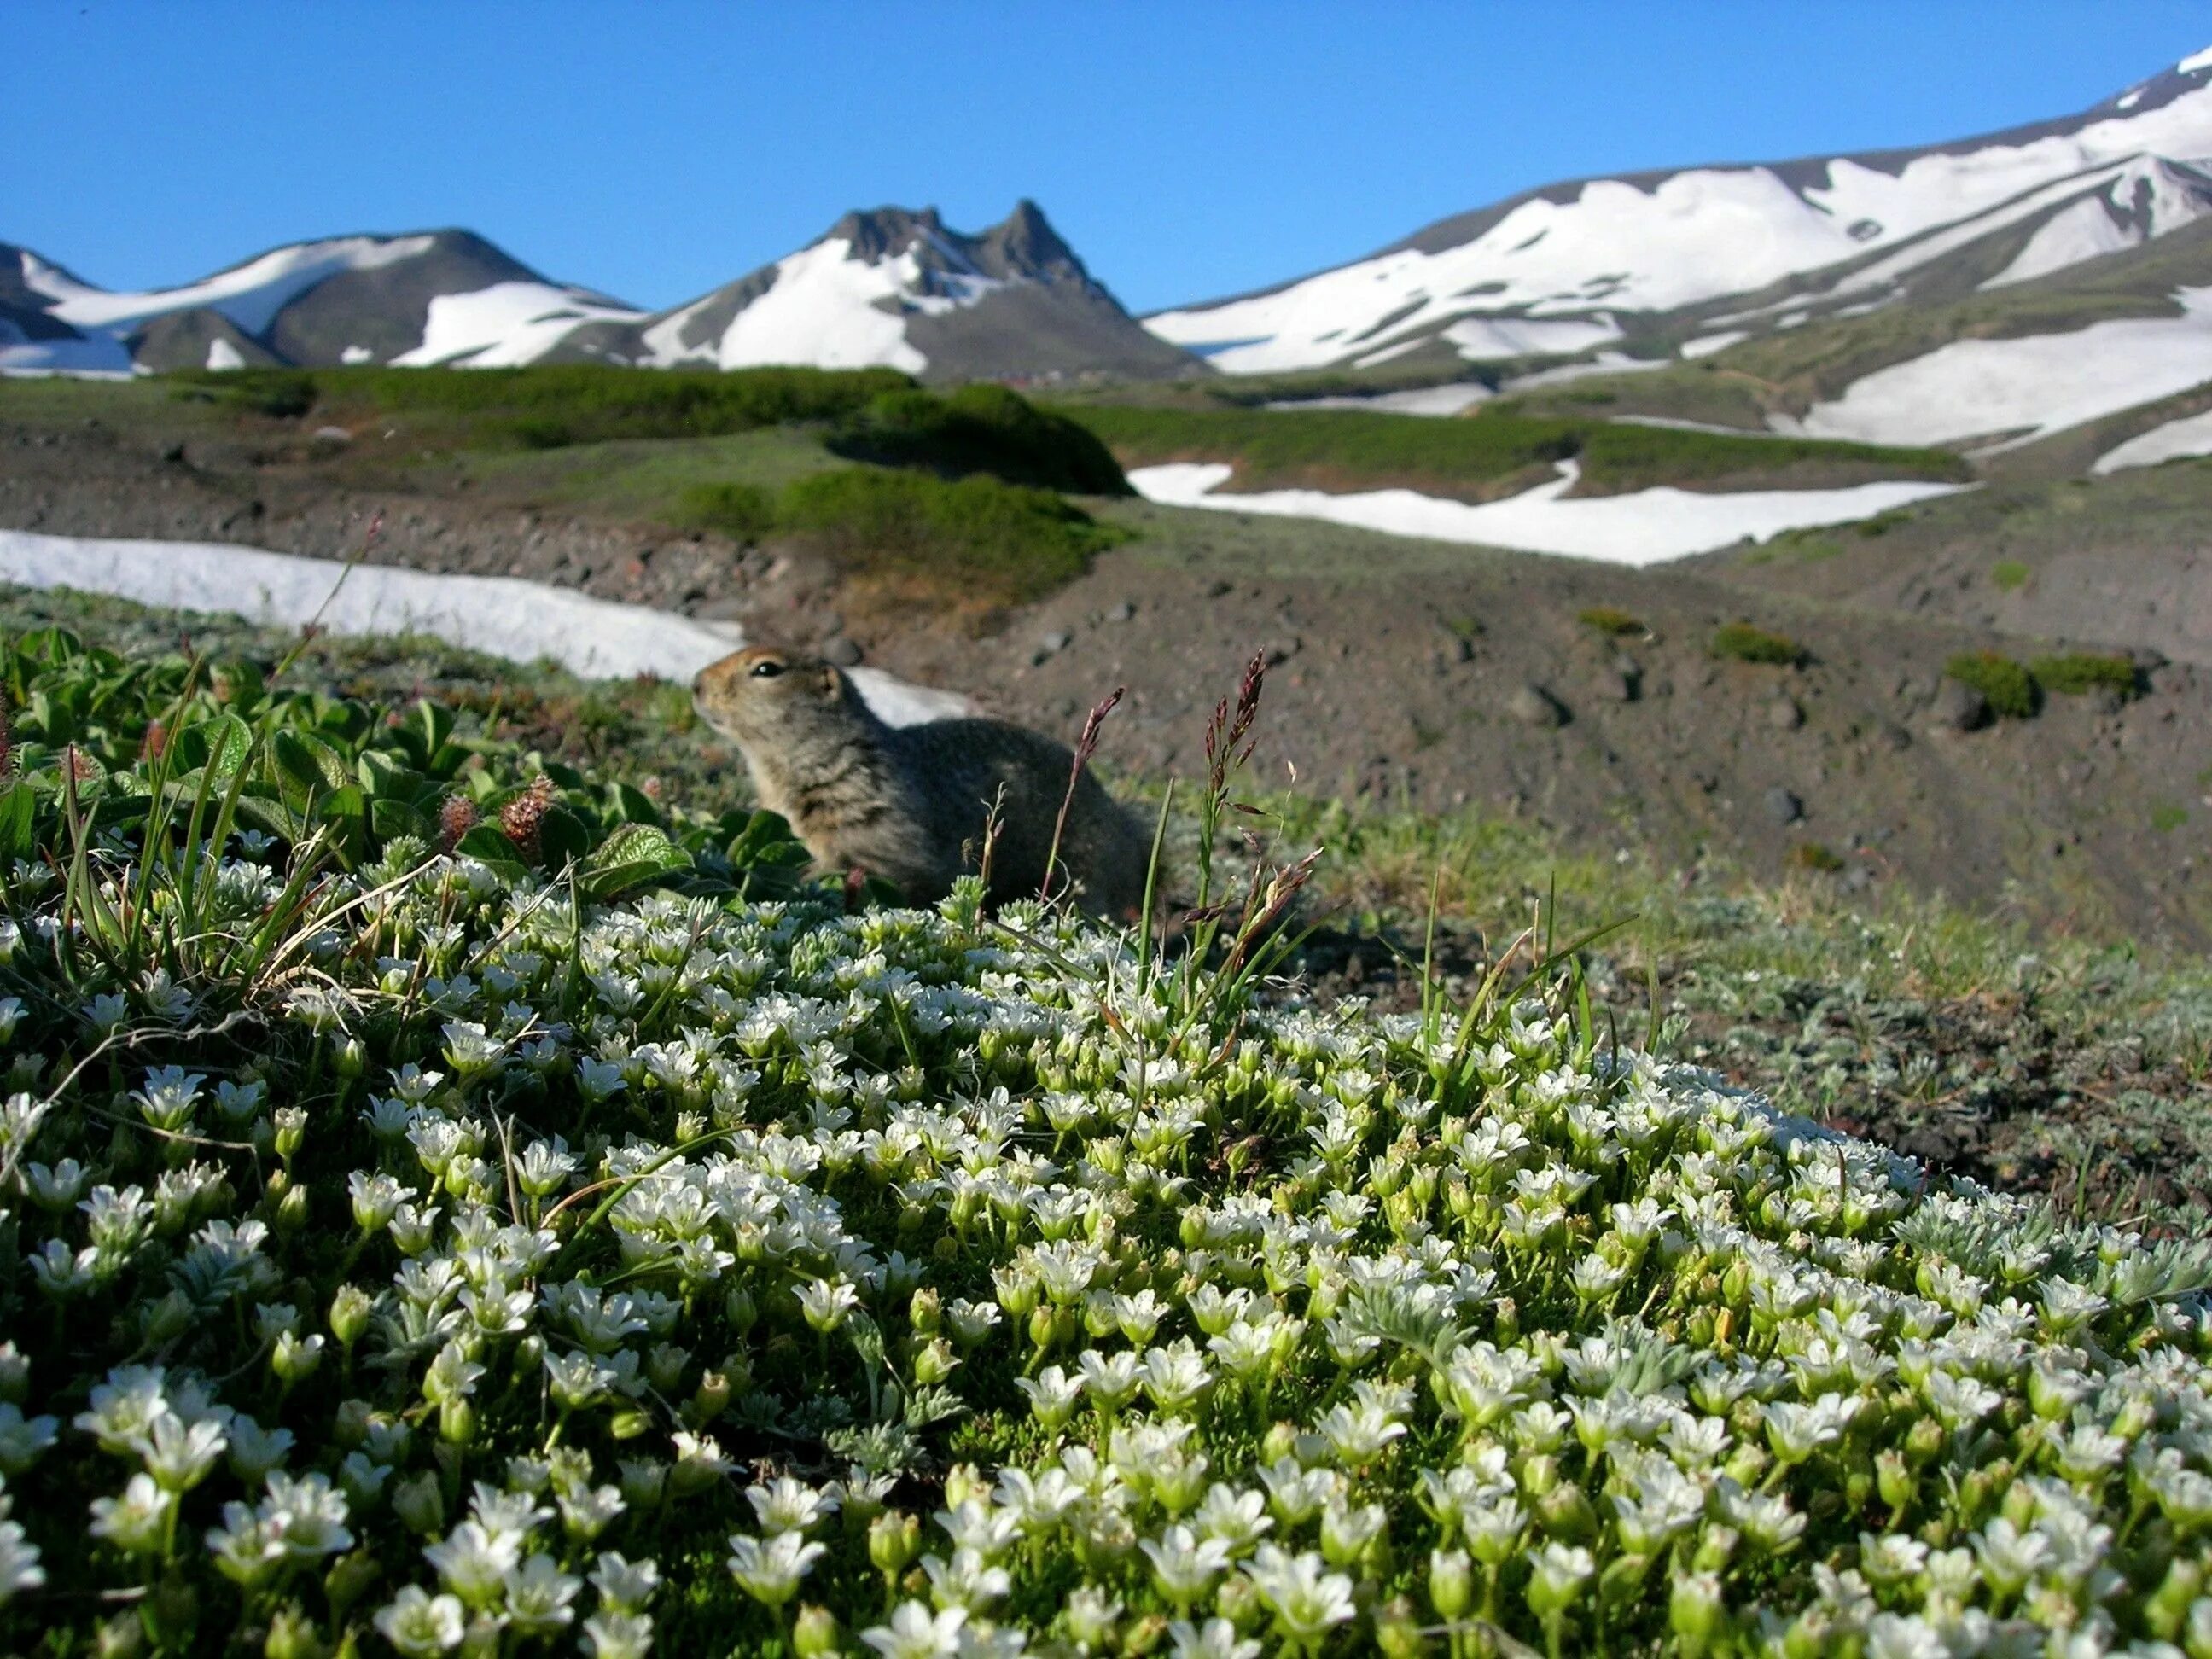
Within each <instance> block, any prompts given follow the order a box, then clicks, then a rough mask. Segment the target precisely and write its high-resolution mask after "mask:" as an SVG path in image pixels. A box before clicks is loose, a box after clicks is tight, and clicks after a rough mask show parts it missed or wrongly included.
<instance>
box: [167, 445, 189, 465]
mask: <svg viewBox="0 0 2212 1659" xmlns="http://www.w3.org/2000/svg"><path fill="white" fill-rule="evenodd" d="M161 459H163V460H165V461H167V462H168V463H169V465H172V466H182V465H184V464H185V447H184V446H183V445H182V444H171V445H170V446H169V447H167V449H165V450H163V451H162V452H161Z"/></svg>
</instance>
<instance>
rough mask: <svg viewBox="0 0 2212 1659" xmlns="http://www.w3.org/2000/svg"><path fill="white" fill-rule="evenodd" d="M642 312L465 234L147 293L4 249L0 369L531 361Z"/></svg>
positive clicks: (399, 242) (366, 243) (328, 248)
mask: <svg viewBox="0 0 2212 1659" xmlns="http://www.w3.org/2000/svg"><path fill="white" fill-rule="evenodd" d="M639 315H641V313H639V312H637V311H635V310H633V309H632V308H630V307H626V306H623V305H622V304H621V303H620V302H619V301H613V300H610V299H608V298H607V297H606V296H605V295H601V294H595V293H593V292H592V291H591V290H589V289H580V288H571V287H566V286H562V285H560V284H557V283H551V282H549V281H548V280H547V279H546V278H544V277H543V276H539V275H538V273H537V272H536V271H534V270H531V269H530V268H529V267H528V266H527V265H525V264H521V263H520V261H518V260H516V259H514V258H512V257H510V256H509V255H507V253H505V252H501V250H500V249H498V248H496V247H495V246H492V245H491V244H490V243H489V242H488V241H486V240H483V238H482V237H480V236H477V235H476V234H473V233H471V232H469V231H465V230H439V231H428V232H424V233H422V234H416V235H407V236H340V237H332V238H329V239H327V240H320V241H313V242H298V243H295V244H293V245H291V246H287V247H280V248H276V249H273V250H271V251H270V252H267V253H264V254H261V255H260V256H258V258H252V259H248V260H246V262H245V263H244V264H237V265H233V266H231V267H230V268H229V269H228V270H222V271H218V272H216V274H215V275H214V276H209V277H206V278H204V279H203V280H201V281H199V282H197V283H188V284H186V285H185V286H184V287H181V288H173V289H153V290H150V291H148V292H144V293H117V292H110V291H109V290H107V289H100V288H95V287H94V286H93V285H92V284H90V283H86V282H84V281H82V279H80V278H79V277H77V276H74V275H72V274H71V273H70V271H68V270H64V268H63V267H61V266H60V265H58V264H54V263H52V261H51V260H47V259H45V258H40V256H39V255H38V254H36V253H33V252H31V251H30V250H29V249H27V248H18V247H11V246H6V245H0V368H12V369H18V370H21V369H49V370H60V371H64V372H74V373H102V372H105V373H110V374H129V373H131V371H132V370H134V369H167V368H239V367H241V366H243V365H245V364H248V363H299V364H335V363H366V362H380V363H384V362H392V363H431V362H454V361H465V362H472V363H480V364H489V363H495V362H529V361H531V359H532V358H533V357H535V356H539V355H542V353H543V351H544V349H546V348H547V347H549V346H550V345H551V344H552V343H555V342H556V341H557V340H558V339H559V338H560V337H562V335H564V334H566V333H568V332H569V331H571V330H573V329H574V328H576V327H577V326H579V325H581V324H583V323H586V322H589V321H594V320H598V319H604V318H610V317H616V318H623V319H631V318H635V317H637V316H639Z"/></svg>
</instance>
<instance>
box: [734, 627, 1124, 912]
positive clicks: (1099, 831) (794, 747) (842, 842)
mask: <svg viewBox="0 0 2212 1659" xmlns="http://www.w3.org/2000/svg"><path fill="white" fill-rule="evenodd" d="M691 695H692V700H693V702H694V703H695V704H696V706H697V708H698V710H699V714H700V717H701V718H702V719H703V720H705V721H706V722H707V724H708V726H712V727H713V728H714V730H715V731H717V732H720V733H721V734H722V735H723V736H724V737H726V738H729V739H730V740H731V741H732V743H734V744H737V746H738V750H740V751H741V752H742V753H743V754H744V757H745V764H746V766H747V767H748V768H749V769H750V770H751V772H752V775H753V783H754V786H755V787H757V789H758V791H759V792H760V799H761V804H762V805H763V806H765V807H767V808H768V809H769V811H775V812H780V813H781V814H782V815H783V816H784V817H786V818H787V819H788V820H789V821H790V823H791V827H792V828H793V830H795V831H796V832H797V833H798V836H799V840H800V841H802V842H805V844H806V849H807V851H809V852H810V853H811V854H814V856H815V858H816V859H817V860H819V861H820V862H821V863H822V864H823V865H825V866H829V867H831V868H833V869H837V870H854V869H857V870H860V871H862V872H865V873H866V874H868V875H872V876H880V877H882V878H884V880H886V881H889V882H890V883H892V884H894V885H896V887H898V888H899V889H900V890H901V891H902V892H903V893H904V894H905V895H906V896H907V897H908V899H909V900H911V901H912V902H915V903H918V904H921V903H929V902H933V901H935V900H937V899H939V898H942V897H943V896H945V893H946V892H947V891H948V890H950V889H951V885H952V883H953V881H954V880H955V879H956V878H957V877H959V876H961V875H963V874H964V873H967V872H971V871H976V870H979V869H981V865H982V856H983V842H984V834H985V829H986V825H987V823H988V822H989V821H990V819H991V817H992V814H993V811H994V805H995V810H996V815H997V823H998V836H997V841H996V843H995V845H994V847H993V848H992V849H991V871H990V874H991V897H992V898H993V900H994V901H1003V900H1006V899H1011V898H1025V897H1026V898H1034V897H1036V896H1037V894H1038V892H1039V891H1040V890H1041V889H1042V887H1043V885H1044V880H1045V861H1046V860H1047V859H1048V857H1049V856H1050V855H1051V849H1052V841H1053V830H1054V824H1055V823H1057V822H1058V820H1059V817H1060V806H1061V803H1062V802H1063V801H1065V802H1066V806H1067V823H1066V827H1065V828H1064V829H1062V830H1061V831H1060V854H1059V857H1060V866H1061V870H1062V873H1061V875H1060V877H1059V878H1057V879H1056V880H1055V883H1054V885H1055V887H1058V886H1060V885H1064V884H1065V882H1066V878H1068V877H1073V878H1074V881H1075V883H1076V898H1077V901H1078V902H1079V903H1081V904H1082V905H1083V906H1084V907H1085V908H1087V909H1090V910H1093V911H1097V912H1100V913H1103V914H1104V915H1116V916H1122V915H1134V914H1135V913H1136V912H1137V911H1138V910H1139V908H1141V907H1142V905H1143V903H1144V896H1145V871H1146V865H1147V863H1148V862H1149V860H1150V855H1151V850H1152V848H1151V842H1150V838H1149V837H1148V836H1146V835H1145V833H1144V832H1143V830H1142V829H1140V828H1139V826H1138V824H1137V823H1136V820H1135V819H1134V818H1133V817H1131V816H1130V815H1129V814H1128V813H1127V811H1125V810H1124V809H1123V808H1122V807H1121V805H1118V804H1117V803H1116V802H1115V799H1114V798H1113V797H1112V796H1110V795H1109V794H1108V793H1106V792H1105V790H1104V789H1103V788H1102V787H1099V784H1098V782H1097V780H1096V779H1095V778H1093V777H1092V776H1091V773H1090V770H1089V769H1087V768H1086V769H1085V770H1083V771H1082V772H1081V773H1080V774H1079V775H1077V776H1076V779H1075V787H1074V790H1073V794H1072V795H1071V793H1070V792H1069V789H1068V776H1069V774H1070V772H1071V770H1073V767H1074V763H1075V756H1074V753H1073V750H1070V749H1069V748H1068V747H1067V745H1066V744H1063V743H1058V742H1055V741H1054V740H1053V739H1052V738H1048V737H1046V736H1044V735H1043V734H1042V733H1041V732H1031V731H1029V730H1027V729H1025V728H1024V727H1022V726H1010V725H1008V724H1006V722H1005V721H1002V720H932V721H929V722H927V724H924V725H921V726H887V725H885V724H884V721H883V720H880V719H878V717H877V715H876V714H875V713H874V711H872V709H870V708H869V707H868V706H867V704H866V703H865V702H862V701H861V700H860V693H859V692H858V691H857V690H854V686H853V683H852V681H851V680H850V679H849V678H848V677H847V676H846V675H844V674H842V673H841V672H840V671H838V670H837V669H836V666H834V665H831V664H829V663H827V662H823V661H822V660H821V659H818V658H815V657H807V656H801V655H799V654H797V653H792V652H786V651H779V650H775V649H773V648H771V647H760V646H757V647H752V648H750V649H749V650H744V651H739V652H738V653H735V654H733V655H732V656H727V657H725V658H723V659H721V660H720V661H719V662H715V663H710V664H709V665H708V666H707V667H705V668H704V669H702V670H701V671H700V673H699V677H698V678H696V680H694V681H693V682H692V684H691Z"/></svg>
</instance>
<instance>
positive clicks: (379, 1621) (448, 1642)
mask: <svg viewBox="0 0 2212 1659" xmlns="http://www.w3.org/2000/svg"><path fill="white" fill-rule="evenodd" d="M376 1627H377V1629H378V1630H380V1631H381V1632H383V1633H384V1639H385V1640H386V1641H387V1642H389V1643H391V1644H392V1646H393V1647H395V1648H397V1649H398V1650H399V1651H400V1652H401V1653H403V1654H404V1655H406V1656H407V1659H428V1656H429V1655H431V1654H437V1653H444V1652H447V1650H450V1649H453V1648H457V1647H459V1646H460V1644H461V1637H462V1635H463V1633H464V1632H465V1623H464V1615H463V1613H462V1611H461V1604H460V1602H459V1601H457V1600H456V1599H455V1598H453V1596H450V1595H439V1596H433V1595H428V1593H427V1592H425V1591H424V1590H423V1589H422V1586H421V1585H419V1584H409V1585H407V1586H406V1587H405V1588H404V1589H401V1590H400V1592H399V1594H398V1595H397V1596H395V1597H393V1598H392V1601H389V1602H387V1603H386V1605H385V1606H384V1607H380V1608H379V1609H378V1610H377V1614H376Z"/></svg>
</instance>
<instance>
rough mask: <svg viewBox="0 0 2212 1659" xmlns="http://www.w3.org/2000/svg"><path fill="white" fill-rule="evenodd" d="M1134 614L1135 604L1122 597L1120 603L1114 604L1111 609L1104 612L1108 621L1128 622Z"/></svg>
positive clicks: (1135, 612) (1135, 611)
mask: <svg viewBox="0 0 2212 1659" xmlns="http://www.w3.org/2000/svg"><path fill="white" fill-rule="evenodd" d="M1136 614H1137V607H1136V605H1135V604H1134V603H1133V602H1132V601H1130V600H1128V599H1124V600H1122V601H1121V604H1119V605H1115V607H1114V608H1113V609H1112V610H1111V611H1108V612H1107V613H1106V620H1107V621H1108V622H1128V621H1130V620H1131V619H1132V618H1133V617H1135V616H1136Z"/></svg>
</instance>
